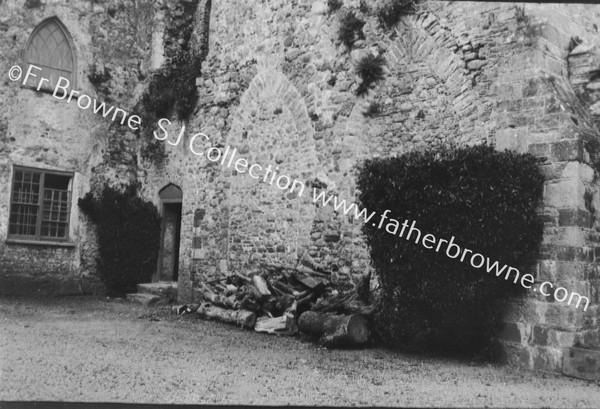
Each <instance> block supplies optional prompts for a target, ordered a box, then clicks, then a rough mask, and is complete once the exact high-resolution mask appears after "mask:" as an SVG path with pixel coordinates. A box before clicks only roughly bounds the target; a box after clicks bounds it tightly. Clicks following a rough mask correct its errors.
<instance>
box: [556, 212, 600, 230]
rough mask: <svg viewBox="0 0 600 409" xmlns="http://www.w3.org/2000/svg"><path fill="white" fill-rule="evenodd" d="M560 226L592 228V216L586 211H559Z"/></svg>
mask: <svg viewBox="0 0 600 409" xmlns="http://www.w3.org/2000/svg"><path fill="white" fill-rule="evenodd" d="M558 225H559V226H579V227H589V228H591V227H592V215H591V214H590V212H589V211H588V210H586V209H569V208H567V209H558Z"/></svg>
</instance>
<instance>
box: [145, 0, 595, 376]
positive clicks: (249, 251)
mask: <svg viewBox="0 0 600 409" xmlns="http://www.w3.org/2000/svg"><path fill="white" fill-rule="evenodd" d="M345 9H354V10H355V12H356V13H357V15H358V16H359V17H360V18H363V19H364V20H365V21H366V24H365V26H364V34H365V38H364V40H359V41H358V42H356V44H355V46H354V47H353V49H352V50H348V49H347V48H346V47H345V46H344V45H342V44H341V42H340V41H339V39H338V36H337V31H338V28H339V24H340V23H339V13H338V14H336V13H330V12H329V11H328V8H327V7H326V5H325V2H320V1H316V2H313V1H300V2H278V1H270V2H264V3H260V4H247V3H244V2H241V1H236V0H230V1H226V2H219V3H217V4H213V5H212V10H211V14H210V30H209V53H208V56H207V59H206V61H205V62H204V63H203V65H202V77H201V78H199V79H198V80H197V86H198V90H199V92H200V101H199V105H198V111H197V113H196V115H195V117H194V118H193V119H192V120H191V121H190V123H189V124H187V126H188V129H189V130H188V136H189V135H191V134H192V133H196V132H203V133H204V134H206V135H208V136H209V137H210V141H209V142H206V143H205V146H204V147H205V148H206V147H209V146H218V147H225V146H231V147H232V148H233V147H235V148H236V149H237V150H238V151H239V152H240V153H241V154H242V156H243V157H245V158H247V159H249V162H250V163H259V164H261V165H262V166H267V165H271V166H273V167H275V166H277V167H278V168H279V169H280V170H281V172H282V173H284V174H287V175H290V176H291V177H293V178H297V179H298V180H300V181H302V182H304V183H305V184H306V186H308V187H309V188H308V189H307V193H305V195H304V197H300V198H297V197H293V196H291V197H288V196H286V194H285V192H282V191H281V190H280V189H277V188H274V187H272V186H268V185H266V184H264V183H262V182H259V181H256V180H253V179H252V178H250V177H249V176H248V174H236V172H234V171H233V172H232V171H231V170H230V169H227V168H225V167H223V166H221V165H220V164H218V163H217V164H213V163H210V162H208V161H207V160H206V159H205V158H199V157H196V156H194V155H192V154H190V152H189V151H188V146H187V143H185V144H180V145H179V146H176V147H171V146H168V147H167V149H168V150H169V158H168V164H167V165H166V166H165V168H164V169H162V170H161V171H160V172H154V176H153V177H149V178H147V179H146V181H147V184H146V186H147V189H148V192H151V191H152V190H154V191H157V190H158V189H160V187H161V186H164V185H165V184H166V183H169V182H171V183H175V184H178V185H179V186H181V187H182V189H183V191H184V204H183V207H184V221H183V227H182V249H181V258H182V264H183V265H184V266H185V267H184V268H185V269H186V270H187V271H189V279H188V278H187V277H188V276H184V278H183V279H182V280H180V282H182V283H184V284H185V285H184V286H183V288H184V291H183V292H182V293H181V295H180V296H181V297H182V299H191V298H193V291H192V288H193V287H194V286H195V285H196V284H197V283H198V282H201V281H202V280H206V279H208V278H213V277H217V276H220V275H223V274H226V273H228V272H231V271H237V270H242V271H243V270H245V269H252V268H254V267H256V266H258V265H259V264H260V263H263V262H265V261H281V262H284V263H293V262H295V261H297V260H299V259H300V258H302V257H305V258H309V259H312V261H313V262H315V263H318V264H320V265H322V266H323V267H325V268H328V269H331V270H333V271H334V279H349V278H352V276H353V275H354V274H359V273H363V272H365V271H366V270H367V269H369V268H370V267H369V257H368V252H367V249H366V247H365V245H364V243H363V239H362V236H361V233H360V227H361V226H360V222H357V221H355V220H354V219H353V218H352V217H348V216H345V215H343V213H340V212H335V211H334V210H333V209H332V208H331V207H321V206H319V205H315V204H314V203H312V200H311V194H310V191H311V188H310V187H311V186H318V187H320V188H325V189H326V191H327V193H328V194H336V195H338V196H339V197H340V198H343V199H347V200H349V201H353V200H354V199H355V197H356V192H355V184H354V178H355V171H356V165H357V164H359V163H360V162H361V161H362V160H363V159H365V158H369V157H374V156H387V155H397V154H401V153H404V152H407V151H409V150H411V149H421V148H423V147H426V146H433V145H443V146H445V145H448V144H451V143H455V144H478V143H491V144H495V145H496V146H497V148H498V149H515V150H517V151H520V152H532V153H534V154H536V155H538V156H540V157H544V158H546V161H545V162H544V164H543V165H542V166H541V169H542V171H543V172H544V173H545V175H546V176H547V183H546V188H545V195H544V203H543V204H542V205H541V207H540V213H541V214H542V215H543V217H544V220H545V221H546V228H545V239H544V243H543V251H542V254H541V255H540V260H539V262H537V263H536V265H535V266H532V271H531V272H532V273H535V274H536V277H537V279H538V280H540V281H541V280H543V279H546V278H548V279H552V280H554V281H553V282H555V283H556V285H557V286H564V287H566V288H568V289H570V290H572V291H576V292H578V293H580V294H581V295H584V296H586V297H588V298H589V299H590V300H591V305H590V307H589V308H588V309H587V311H586V312H585V313H583V312H582V311H581V310H576V309H575V308H574V307H569V306H565V305H564V304H559V303H557V302H549V299H548V298H545V297H542V296H540V295H536V294H532V295H530V296H528V298H526V299H522V300H515V301H514V302H511V303H509V305H508V315H507V318H506V319H507V327H506V331H505V334H504V338H505V341H506V346H507V351H508V360H509V361H513V362H516V363H518V364H521V365H525V366H528V367H532V368H537V369H543V370H549V371H555V372H556V371H560V370H561V365H562V358H563V355H564V350H563V348H564V347H572V346H583V347H586V348H597V336H598V310H599V307H598V281H597V273H596V269H597V267H596V264H595V256H594V252H595V251H594V250H595V247H596V244H595V243H596V242H597V232H596V229H595V223H596V222H595V220H596V219H595V217H594V216H593V214H594V212H595V209H596V208H597V205H596V204H595V203H596V201H597V200H598V195H597V193H596V192H597V183H596V182H595V180H596V178H595V176H594V175H595V170H594V161H595V159H594V158H595V156H594V155H595V154H594V153H593V152H591V151H593V141H594V140H597V139H598V132H597V128H596V125H595V124H594V121H595V118H594V117H593V115H592V116H590V115H591V114H590V112H595V110H596V109H597V108H595V107H594V104H596V103H597V102H598V97H597V96H596V94H595V92H596V91H595V85H594V81H596V80H597V78H595V77H594V74H593V72H594V67H593V63H591V62H589V61H595V60H593V59H590V58H591V57H590V58H587V57H585V56H584V55H592V54H593V52H594V51H593V50H595V48H594V47H592V46H590V45H593V44H598V40H599V39H598V34H597V29H596V28H594V23H593V22H592V21H593V18H594V17H593V16H596V15H597V14H598V12H600V9H599V8H598V7H594V6H579V5H543V6H540V5H532V4H527V5H517V4H509V3H466V2H458V3H447V2H424V3H423V4H422V7H420V9H419V11H418V13H417V14H416V15H415V16H410V17H406V18H403V19H402V21H401V22H400V24H399V25H398V26H397V27H396V28H394V29H393V30H383V29H381V28H380V27H379V26H378V24H377V21H376V19H374V18H373V17H372V16H369V15H364V14H363V13H362V11H360V9H359V7H358V5H356V4H354V2H346V3H345V7H344V9H342V12H343V10H345ZM577 39H579V40H581V41H582V45H581V46H579V48H576V47H577V44H575V43H577V42H578V41H579V40H577ZM574 44H575V45H574ZM582 50H584V51H582ZM588 50H591V51H588ZM367 53H372V54H374V55H378V54H383V55H384V57H385V60H386V65H387V68H386V70H387V72H386V78H385V80H384V81H382V82H381V83H379V84H378V85H377V86H376V87H375V88H374V89H373V90H371V91H370V92H369V93H368V94H367V95H366V96H364V97H357V96H356V93H355V91H356V89H357V87H358V86H359V83H360V80H359V78H358V77H357V75H356V74H355V66H356V64H357V62H358V61H359V60H360V58H362V57H363V56H364V55H366V54H367ZM586 53H587V54H586ZM590 53H592V54H590ZM594 55H595V54H594ZM586 58H587V59H586ZM586 64H587V65H586ZM586 70H588V71H586ZM586 78H587V79H586ZM586 81H587V82H586ZM373 107H376V108H377V109H373ZM181 125H182V124H178V125H176V126H174V127H173V128H174V133H175V134H177V133H178V130H179V128H180V127H181ZM188 141H189V139H187V140H186V142H188ZM590 141H592V142H590ZM150 173H152V171H151V172H150ZM150 173H149V174H150ZM157 180H160V183H157V182H156V181H157ZM180 288H181V287H180Z"/></svg>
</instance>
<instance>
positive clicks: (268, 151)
mask: <svg viewBox="0 0 600 409" xmlns="http://www.w3.org/2000/svg"><path fill="white" fill-rule="evenodd" d="M313 134H314V130H313V128H312V125H311V123H310V118H309V117H308V113H307V109H306V105H305V103H304V101H303V99H302V96H301V95H300V93H299V92H298V91H297V90H296V88H295V87H294V86H293V85H292V84H291V83H290V82H289V81H288V79H287V78H286V77H285V76H284V75H283V74H281V73H280V72H278V71H276V70H273V69H264V71H262V72H259V74H258V75H256V77H255V78H254V79H253V81H252V82H251V84H250V86H249V88H248V90H247V91H246V92H245V94H244V95H243V96H242V98H241V100H240V106H239V109H238V111H237V112H236V114H235V116H234V119H233V122H232V128H231V131H230V133H229V136H228V141H227V143H228V144H229V145H230V146H232V147H236V148H237V149H238V151H239V153H240V155H241V156H243V157H245V158H246V159H247V160H248V162H249V163H250V164H253V163H256V164H259V165H261V166H262V167H267V166H269V165H270V166H271V167H272V168H273V169H275V170H276V171H277V173H278V174H279V175H286V176H289V177H290V179H292V180H298V181H300V182H302V183H304V184H305V185H306V188H305V189H304V190H303V193H302V194H301V195H300V196H299V195H298V193H300V190H299V189H297V191H296V192H290V191H289V190H282V189H280V188H278V187H277V186H275V184H273V185H270V184H268V183H265V182H264V181H263V179H253V178H251V177H250V176H249V175H248V174H240V175H236V172H233V175H231V176H230V177H229V183H230V188H229V193H228V196H229V197H228V199H229V200H228V202H229V204H230V208H229V264H230V267H238V268H239V267H248V266H250V265H253V264H257V263H261V262H266V261H278V262H287V263H295V262H296V260H297V258H298V257H299V256H300V255H301V253H302V252H303V251H304V250H303V249H302V248H303V247H304V248H305V247H306V246H307V245H308V243H309V241H310V226H311V222H312V219H313V217H314V206H312V205H311V203H310V202H311V199H310V189H309V187H308V184H307V182H308V181H309V180H310V178H311V175H312V174H313V172H314V168H315V165H316V153H315V145H314V139H313Z"/></svg>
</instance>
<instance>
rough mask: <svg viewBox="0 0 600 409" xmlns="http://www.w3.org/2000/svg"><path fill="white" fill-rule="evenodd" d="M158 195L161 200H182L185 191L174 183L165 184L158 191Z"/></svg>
mask: <svg viewBox="0 0 600 409" xmlns="http://www.w3.org/2000/svg"><path fill="white" fill-rule="evenodd" d="M158 197H160V200H161V201H170V202H175V201H179V202H181V201H182V200H183V191H182V190H181V188H180V187H179V186H177V185H176V184H174V183H169V184H167V185H165V186H164V187H163V188H162V189H160V190H159V191H158Z"/></svg>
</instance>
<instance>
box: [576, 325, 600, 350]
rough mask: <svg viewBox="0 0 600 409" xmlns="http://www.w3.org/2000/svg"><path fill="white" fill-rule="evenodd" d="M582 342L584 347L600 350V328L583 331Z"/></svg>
mask: <svg viewBox="0 0 600 409" xmlns="http://www.w3.org/2000/svg"><path fill="white" fill-rule="evenodd" d="M580 342H581V346H582V347H584V348H589V349H597V350H600V329H593V330H588V331H584V332H582V334H581V336H580Z"/></svg>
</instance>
